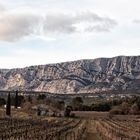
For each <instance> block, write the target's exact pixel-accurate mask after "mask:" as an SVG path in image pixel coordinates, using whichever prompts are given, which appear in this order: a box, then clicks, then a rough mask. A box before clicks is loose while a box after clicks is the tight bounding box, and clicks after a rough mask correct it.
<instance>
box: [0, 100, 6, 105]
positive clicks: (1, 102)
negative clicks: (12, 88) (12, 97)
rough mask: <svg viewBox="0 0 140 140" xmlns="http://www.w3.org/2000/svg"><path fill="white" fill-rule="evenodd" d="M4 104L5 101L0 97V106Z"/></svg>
mask: <svg viewBox="0 0 140 140" xmlns="http://www.w3.org/2000/svg"><path fill="white" fill-rule="evenodd" d="M5 104H6V101H5V99H4V98H0V106H3V105H5Z"/></svg>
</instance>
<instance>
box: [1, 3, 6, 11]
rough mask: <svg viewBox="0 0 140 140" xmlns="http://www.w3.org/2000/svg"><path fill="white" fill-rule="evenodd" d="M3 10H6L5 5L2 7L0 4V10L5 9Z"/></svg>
mask: <svg viewBox="0 0 140 140" xmlns="http://www.w3.org/2000/svg"><path fill="white" fill-rule="evenodd" d="M5 10H6V9H5V7H4V6H3V5H1V4H0V12H3V11H5Z"/></svg>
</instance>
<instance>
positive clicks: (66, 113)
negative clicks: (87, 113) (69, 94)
mask: <svg viewBox="0 0 140 140" xmlns="http://www.w3.org/2000/svg"><path fill="white" fill-rule="evenodd" d="M71 110H72V109H71V106H67V107H66V109H65V111H64V116H65V117H70V114H71Z"/></svg>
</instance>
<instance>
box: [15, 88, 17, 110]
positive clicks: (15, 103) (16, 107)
mask: <svg viewBox="0 0 140 140" xmlns="http://www.w3.org/2000/svg"><path fill="white" fill-rule="evenodd" d="M17 107H18V91H16V96H15V108H17Z"/></svg>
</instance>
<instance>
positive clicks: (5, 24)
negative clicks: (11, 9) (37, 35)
mask: <svg viewBox="0 0 140 140" xmlns="http://www.w3.org/2000/svg"><path fill="white" fill-rule="evenodd" d="M38 22H39V17H38V16H35V15H7V16H3V17H1V18H0V40H4V41H16V40H18V39H20V38H21V37H25V36H28V35H30V34H33V33H34V32H35V27H36V26H37V25H38Z"/></svg>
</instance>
